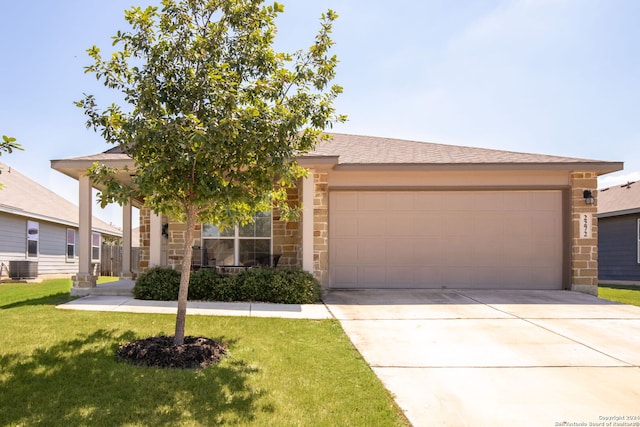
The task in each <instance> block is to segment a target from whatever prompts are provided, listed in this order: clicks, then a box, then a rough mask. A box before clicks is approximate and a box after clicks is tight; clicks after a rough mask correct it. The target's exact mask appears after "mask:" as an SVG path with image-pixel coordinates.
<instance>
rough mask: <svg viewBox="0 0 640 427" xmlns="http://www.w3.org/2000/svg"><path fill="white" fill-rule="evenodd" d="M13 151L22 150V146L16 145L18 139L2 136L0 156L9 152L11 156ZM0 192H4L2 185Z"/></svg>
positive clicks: (0, 185)
mask: <svg viewBox="0 0 640 427" xmlns="http://www.w3.org/2000/svg"><path fill="white" fill-rule="evenodd" d="M13 150H22V147H21V146H20V144H18V143H16V139H15V138H12V137H10V136H7V135H2V141H0V156H1V155H2V152H3V151H4V152H7V153H9V154H11V153H13ZM0 173H2V169H1V168H0ZM0 190H2V184H0Z"/></svg>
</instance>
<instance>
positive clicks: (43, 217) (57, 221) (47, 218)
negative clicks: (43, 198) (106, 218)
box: [0, 206, 122, 237]
mask: <svg viewBox="0 0 640 427" xmlns="http://www.w3.org/2000/svg"><path fill="white" fill-rule="evenodd" d="M0 212H4V213H8V214H11V215H16V216H20V217H23V218H30V219H37V220H39V221H45V222H50V223H52V224H58V225H63V226H65V227H72V228H78V227H79V226H80V225H79V224H78V223H77V222H73V221H67V220H64V219H60V218H53V217H50V216H47V215H42V214H38V213H34V212H28V211H25V210H22V209H16V208H12V207H10V206H0ZM91 231H95V232H98V233H101V234H108V235H109V236H114V237H122V232H115V231H112V230H107V229H106V228H102V227H95V226H92V227H91Z"/></svg>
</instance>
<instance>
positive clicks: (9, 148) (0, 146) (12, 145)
mask: <svg viewBox="0 0 640 427" xmlns="http://www.w3.org/2000/svg"><path fill="white" fill-rule="evenodd" d="M13 150H22V147H21V146H20V144H18V143H16V139H15V138H12V137H10V136H7V135H2V141H0V156H1V155H2V152H3V151H5V152H7V153H9V154H11V153H13Z"/></svg>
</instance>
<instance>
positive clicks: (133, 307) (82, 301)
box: [56, 295, 333, 320]
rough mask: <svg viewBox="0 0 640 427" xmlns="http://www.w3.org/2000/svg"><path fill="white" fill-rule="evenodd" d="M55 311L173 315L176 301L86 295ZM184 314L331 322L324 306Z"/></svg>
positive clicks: (233, 306)
mask: <svg viewBox="0 0 640 427" xmlns="http://www.w3.org/2000/svg"><path fill="white" fill-rule="evenodd" d="M56 308H60V309H63V310H88V311H112V312H127V313H159V314H176V311H177V310H178V303H177V302H176V301H144V300H137V299H133V298H132V297H128V296H117V295H116V296H104V295H99V296H95V295H93V296H86V297H84V298H79V299H76V300H73V301H70V302H67V303H65V304H61V305H59V306H57V307H56ZM187 314H188V315H193V314H196V315H204V316H253V317H282V318H288V319H317V320H319V319H331V318H333V316H332V315H331V313H329V310H328V309H327V307H326V306H325V305H324V304H265V303H248V302H247V303H244V302H237V303H226V302H199V301H189V303H188V304H187Z"/></svg>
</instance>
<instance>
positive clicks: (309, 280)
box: [236, 268, 321, 304]
mask: <svg viewBox="0 0 640 427" xmlns="http://www.w3.org/2000/svg"><path fill="white" fill-rule="evenodd" d="M236 286H237V287H238V297H239V298H240V300H241V301H261V302H273V303H281V304H312V303H315V302H318V301H319V300H320V296H321V292H320V285H319V284H318V281H317V280H316V279H315V278H314V277H313V276H312V275H311V274H310V273H308V272H306V271H302V270H300V269H298V268H286V269H271V268H252V269H249V270H246V271H243V272H242V273H240V274H238V276H237V278H236Z"/></svg>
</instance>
